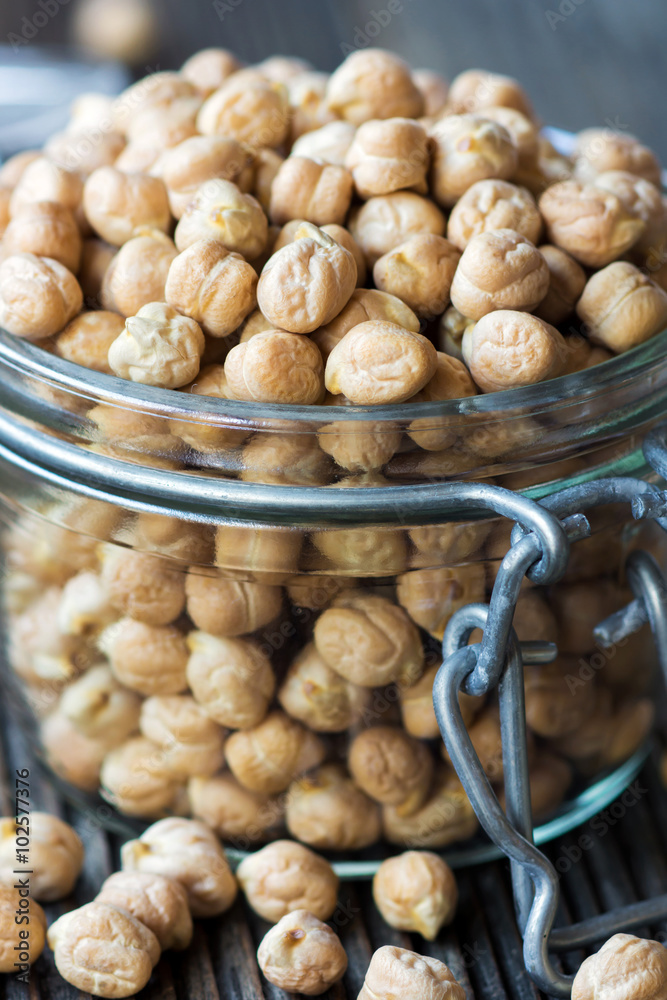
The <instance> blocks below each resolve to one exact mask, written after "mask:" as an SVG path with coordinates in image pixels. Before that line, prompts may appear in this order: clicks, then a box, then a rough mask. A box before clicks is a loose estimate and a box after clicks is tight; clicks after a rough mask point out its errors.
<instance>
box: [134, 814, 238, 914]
mask: <svg viewBox="0 0 667 1000" xmlns="http://www.w3.org/2000/svg"><path fill="white" fill-rule="evenodd" d="M120 857H121V864H122V867H123V871H124V872H149V873H151V874H155V875H164V876H165V878H171V879H173V880H174V881H175V882H180V884H181V885H182V886H183V888H184V889H185V891H186V893H187V895H188V904H189V906H190V912H191V913H192V916H193V917H215V916H218V914H220V913H224V912H225V910H228V909H229V907H230V906H231V905H232V903H233V902H234V900H235V898H236V894H237V891H238V886H237V884H236V879H235V878H234V876H233V875H232V872H231V870H230V868H229V864H228V862H227V858H226V857H225V852H224V851H223V849H222V847H221V846H220V842H219V841H218V839H217V837H216V836H215V834H214V833H213V832H212V831H211V830H210V829H209V828H208V827H207V826H205V824H204V823H200V822H198V821H197V820H192V819H178V818H172V819H163V820H160V821H159V822H157V823H153V825H152V826H150V827H149V828H148V829H147V830H146V831H145V833H143V834H142V835H141V837H140V838H139V839H138V840H129V841H128V842H127V843H126V844H124V845H123V847H122V848H121V852H120Z"/></svg>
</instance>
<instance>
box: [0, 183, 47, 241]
mask: <svg viewBox="0 0 667 1000" xmlns="http://www.w3.org/2000/svg"><path fill="white" fill-rule="evenodd" d="M11 197H12V188H10V187H5V186H4V185H1V184H0V238H2V236H4V234H5V232H6V231H7V226H8V225H9V220H10V215H9V202H10V199H11ZM54 204H55V203H54Z"/></svg>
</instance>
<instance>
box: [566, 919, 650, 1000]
mask: <svg viewBox="0 0 667 1000" xmlns="http://www.w3.org/2000/svg"><path fill="white" fill-rule="evenodd" d="M665 996H667V948H665V946H664V945H663V944H660V943H659V942H658V941H647V940H644V939H643V938H638V937H635V936H634V935H633V934H614V936H613V937H611V938H609V940H608V941H606V942H605V944H603V945H602V947H601V948H600V950H599V951H598V952H596V953H595V954H594V955H591V956H590V957H589V958H587V959H585V960H584V962H582V964H581V965H580V967H579V971H578V972H577V974H576V976H575V977H574V983H573V984H572V1000H593V998H595V1000H614V998H617V997H618V998H623V1000H624V998H626V997H627V998H628V1000H630V998H632V1000H634V998H638V997H642V998H643V1000H663V998H664V997H665Z"/></svg>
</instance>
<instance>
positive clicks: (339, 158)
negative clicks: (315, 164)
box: [292, 121, 356, 167]
mask: <svg viewBox="0 0 667 1000" xmlns="http://www.w3.org/2000/svg"><path fill="white" fill-rule="evenodd" d="M355 131H356V128H355V126H354V125H353V124H352V122H346V121H332V122H328V123H327V124H326V125H322V126H321V127H320V128H317V129H314V130H313V131H312V132H306V133H305V134H304V135H301V136H299V138H298V139H297V140H296V142H295V143H294V145H293V146H292V155H294V156H307V157H308V158H309V159H311V160H321V161H322V163H331V164H333V165H334V166H337V167H343V166H345V157H346V156H347V151H348V149H349V148H350V145H351V143H352V140H353V139H354V133H355Z"/></svg>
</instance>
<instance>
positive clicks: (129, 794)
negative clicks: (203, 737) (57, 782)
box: [100, 736, 183, 819]
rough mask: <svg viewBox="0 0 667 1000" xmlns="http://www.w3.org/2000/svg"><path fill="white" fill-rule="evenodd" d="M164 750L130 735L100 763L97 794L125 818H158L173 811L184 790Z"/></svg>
mask: <svg viewBox="0 0 667 1000" xmlns="http://www.w3.org/2000/svg"><path fill="white" fill-rule="evenodd" d="M167 764H168V762H167V760H166V757H165V753H164V751H163V750H162V749H161V748H160V747H158V746H156V745H155V743H153V742H151V740H147V739H145V738H144V737H143V736H132V737H130V739H128V740H126V741H125V742H124V743H121V744H120V745H119V746H117V747H114V749H113V750H110V751H109V753H107V755H106V757H105V758H104V760H103V761H102V768H101V771H100V795H101V796H102V798H104V799H106V800H107V802H109V803H110V804H111V805H112V806H114V807H115V808H116V809H118V811H119V812H121V813H123V815H125V816H137V817H139V818H141V819H157V818H158V817H159V816H164V815H166V814H167V813H169V812H171V811H173V809H174V808H175V806H176V803H177V802H178V801H179V798H180V794H181V792H182V789H183V780H182V779H180V778H176V777H175V776H174V775H173V773H172V772H171V770H170V769H169V767H168V766H167Z"/></svg>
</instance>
